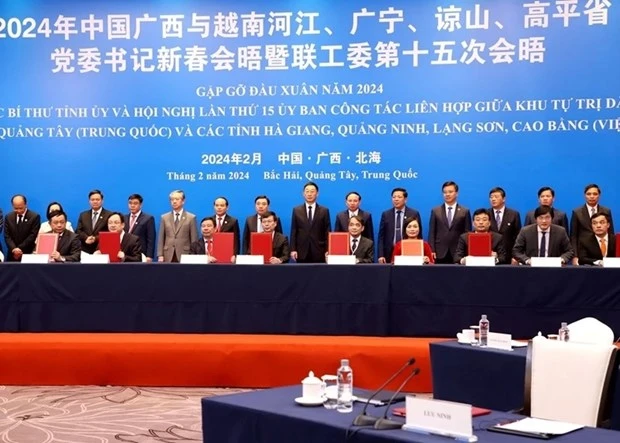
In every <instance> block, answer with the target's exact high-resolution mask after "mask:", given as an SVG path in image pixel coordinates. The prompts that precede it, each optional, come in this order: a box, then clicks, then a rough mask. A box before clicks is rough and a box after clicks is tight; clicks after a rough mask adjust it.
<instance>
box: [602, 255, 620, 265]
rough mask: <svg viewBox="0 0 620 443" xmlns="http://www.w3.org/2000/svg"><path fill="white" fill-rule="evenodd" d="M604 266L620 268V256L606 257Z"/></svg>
mask: <svg viewBox="0 0 620 443" xmlns="http://www.w3.org/2000/svg"><path fill="white" fill-rule="evenodd" d="M603 267H604V268H620V258H619V257H605V258H604V259H603Z"/></svg>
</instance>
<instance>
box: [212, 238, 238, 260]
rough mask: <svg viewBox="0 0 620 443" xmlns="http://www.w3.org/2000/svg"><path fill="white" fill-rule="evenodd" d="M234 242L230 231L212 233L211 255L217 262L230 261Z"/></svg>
mask: <svg viewBox="0 0 620 443" xmlns="http://www.w3.org/2000/svg"><path fill="white" fill-rule="evenodd" d="M234 242H235V234H233V233H232V232H216V233H215V234H213V252H212V253H211V255H212V256H213V257H215V259H216V260H217V263H231V261H230V259H231V258H232V256H233V255H234V253H235V252H234V251H235V249H234V247H233V244H234Z"/></svg>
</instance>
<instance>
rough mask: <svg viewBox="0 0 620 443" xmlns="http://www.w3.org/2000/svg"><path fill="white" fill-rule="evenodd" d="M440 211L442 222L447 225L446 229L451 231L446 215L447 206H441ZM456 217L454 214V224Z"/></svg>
mask: <svg viewBox="0 0 620 443" xmlns="http://www.w3.org/2000/svg"><path fill="white" fill-rule="evenodd" d="M438 209H439V212H440V214H439V217H441V220H442V221H443V223H444V224H445V225H446V228H448V229H450V223H448V216H447V215H446V206H445V205H441V206H440V207H439V208H438ZM455 212H456V211H455ZM455 216H456V214H452V222H453V223H454V217H455Z"/></svg>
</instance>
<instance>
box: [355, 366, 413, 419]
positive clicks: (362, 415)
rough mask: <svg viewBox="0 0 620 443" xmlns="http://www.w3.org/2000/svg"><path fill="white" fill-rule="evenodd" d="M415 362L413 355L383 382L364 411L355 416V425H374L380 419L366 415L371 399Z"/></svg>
mask: <svg viewBox="0 0 620 443" xmlns="http://www.w3.org/2000/svg"><path fill="white" fill-rule="evenodd" d="M414 363H415V357H412V358H410V359H409V360H407V363H405V365H404V366H403V367H402V368H400V369H399V370H398V371H396V372H395V373H394V374H393V375H392V376H391V377H390V378H388V379H387V381H386V382H385V383H383V384H382V385H381V386H380V387H379V389H377V390H376V391H375V392H374V393H373V394H372V395H371V396H370V398H369V399H368V400H367V402H366V404H365V405H364V409H363V410H362V413H361V414H360V415H358V416H357V417H355V420H353V426H372V425H374V424H375V422H376V421H377V420H379V418H378V417H373V416H370V415H366V409H368V405H369V404H370V400H372V399H373V398H375V397H376V396H377V395H378V394H379V392H381V391H383V390H384V389H385V387H386V386H387V385H388V384H389V383H390V382H391V381H392V380H394V379H395V378H396V377H398V376H399V375H400V374H401V373H402V372H403V371H404V370H405V369H407V367H409V366H411V365H412V364H414ZM403 386H404V385H403ZM401 389H402V388H401ZM390 402H391V400H390Z"/></svg>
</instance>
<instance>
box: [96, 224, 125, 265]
mask: <svg viewBox="0 0 620 443" xmlns="http://www.w3.org/2000/svg"><path fill="white" fill-rule="evenodd" d="M98 249H99V250H100V251H101V253H102V254H108V255H109V256H110V263H117V262H120V261H121V259H120V258H118V252H119V251H120V250H121V233H120V232H100V233H99V248H98Z"/></svg>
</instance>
